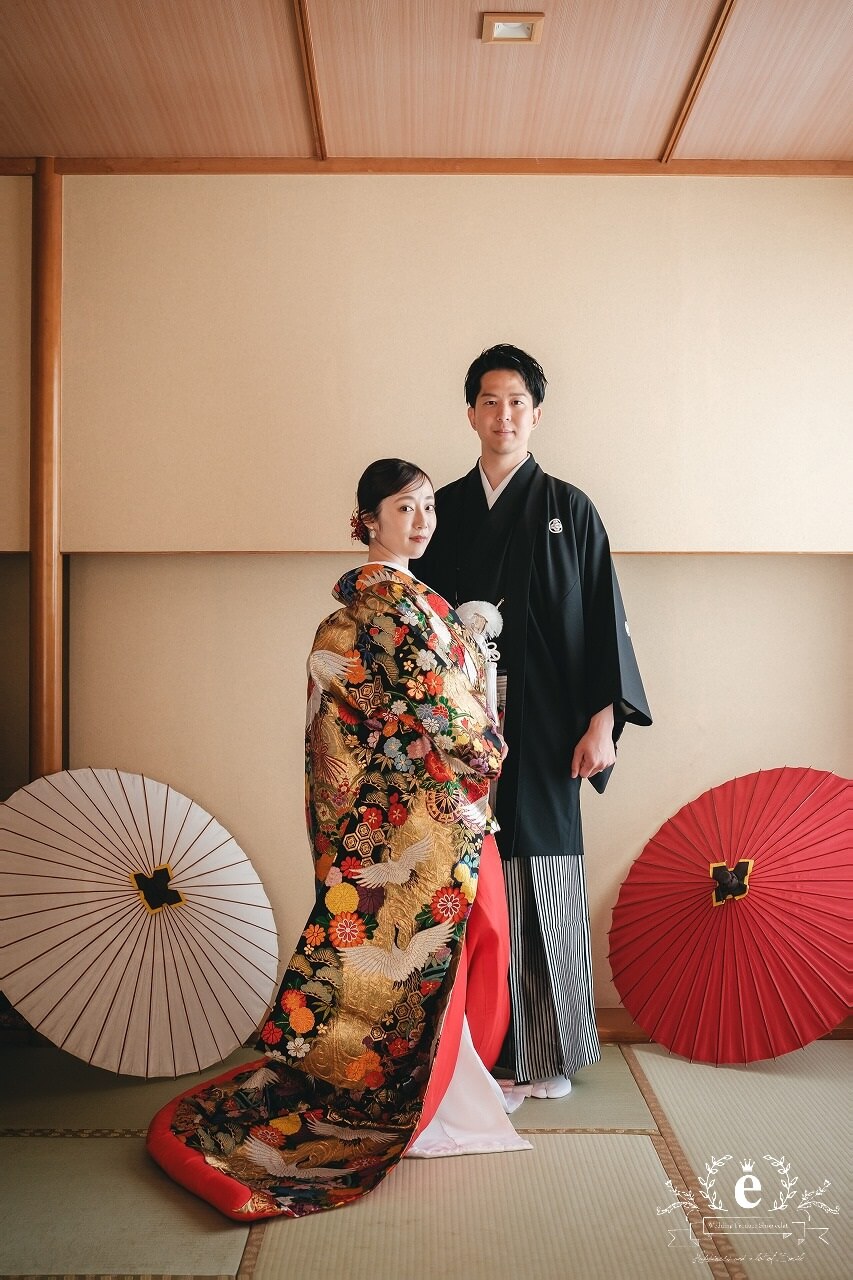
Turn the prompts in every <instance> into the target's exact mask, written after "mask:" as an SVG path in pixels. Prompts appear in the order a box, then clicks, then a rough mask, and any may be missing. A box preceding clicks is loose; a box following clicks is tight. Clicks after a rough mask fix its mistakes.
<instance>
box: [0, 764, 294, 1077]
mask: <svg viewBox="0 0 853 1280" xmlns="http://www.w3.org/2000/svg"><path fill="white" fill-rule="evenodd" d="M0 919H2V940H0V990H2V991H3V993H4V995H5V996H6V997H7V999H8V1000H9V1001H10V1002H11V1003H12V1004H13V1005H14V1006H15V1008H16V1009H18V1010H19V1011H20V1013H22V1014H23V1016H24V1017H25V1018H26V1019H27V1021H28V1022H29V1023H30V1025H31V1026H33V1027H35V1028H36V1029H37V1030H38V1031H40V1032H41V1033H42V1035H44V1036H46V1037H47V1038H48V1039H49V1040H51V1041H53V1043H54V1044H56V1045H59V1047H60V1048H62V1049H66V1050H67V1051H68V1052H69V1053H73V1054H74V1055H75V1056H77V1057H79V1058H84V1059H85V1060H86V1061H87V1062H91V1063H92V1064H93V1065H95V1066H98V1067H105V1068H106V1069H107V1070H109V1071H116V1072H118V1073H119V1074H120V1075H131V1076H179V1075H183V1074H185V1073H186V1072H190V1071H199V1070H201V1069H202V1068H203V1067H207V1066H210V1065H211V1063H217V1062H221V1061H222V1059H223V1058H225V1057H227V1056H228V1054H229V1053H231V1052H232V1051H233V1050H234V1049H235V1048H237V1047H238V1046H239V1045H241V1044H243V1043H245V1041H246V1040H247V1039H248V1038H249V1037H250V1036H251V1035H252V1033H253V1031H254V1030H255V1029H256V1027H257V1026H258V1024H259V1022H260V1021H261V1019H262V1018H263V1017H264V1014H265V1013H266V1010H267V1008H268V1005H269V1002H270V1000H271V999H272V996H273V992H274V990H275V981H276V969H277V959H278V942H277V935H276V929H275V921H274V919H273V914H272V909H271V907H270V904H269V901H268V899H267V896H266V894H265V893H264V889H263V886H262V885H261V882H260V880H259V879H258V876H257V874H256V872H255V870H254V868H253V867H252V865H251V863H250V862H249V860H248V858H247V857H246V855H245V853H243V851H242V849H240V847H239V846H238V845H237V843H236V841H235V840H234V839H233V837H232V836H230V835H229V834H228V832H227V831H226V830H225V829H224V827H222V826H220V824H219V823H218V822H217V821H216V819H215V818H212V817H211V816H210V814H209V813H206V812H205V811H204V809H202V808H200V806H199V805H197V804H195V803H194V802H193V801H192V800H188V799H187V797H186V796H183V795H181V794H180V793H179V792H177V791H174V790H173V789H172V788H171V787H169V786H167V785H166V784H165V783H162V782H153V781H152V780H151V779H150V778H145V777H143V776H142V775H141V774H136V773H121V772H118V771H117V770H115V769H73V770H66V771H65V772H63V773H55V774H52V775H51V776H49V777H45V778H39V779H37V780H36V781H35V782H32V783H30V784H29V786H26V787H23V788H22V789H21V790H20V791H16V792H15V794H14V795H13V796H11V797H10V798H9V799H8V800H7V801H6V803H5V804H3V805H0Z"/></svg>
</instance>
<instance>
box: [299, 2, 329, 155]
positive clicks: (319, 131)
mask: <svg viewBox="0 0 853 1280" xmlns="http://www.w3.org/2000/svg"><path fill="white" fill-rule="evenodd" d="M293 12H294V14H295V16H296V30H297V32H298V34H299V52H300V54H301V56H302V71H303V74H304V76H305V92H306V95H307V98H308V111H309V113H310V116H311V128H312V130H313V132H314V148H315V151H316V153H317V159H318V160H325V159H326V158H327V157H328V154H329V153H328V150H327V148H326V130H325V126H324V124H323V104H322V102H321V101H320V85H319V82H318V79H317V59H316V58H315V56H314V41H313V39H312V37H311V17H310V14H309V13H308V0H293Z"/></svg>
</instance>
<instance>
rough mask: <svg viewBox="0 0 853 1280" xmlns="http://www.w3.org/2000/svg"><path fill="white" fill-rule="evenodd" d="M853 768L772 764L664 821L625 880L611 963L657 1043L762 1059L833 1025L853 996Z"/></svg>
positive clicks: (632, 1009) (707, 1056) (708, 1056)
mask: <svg viewBox="0 0 853 1280" xmlns="http://www.w3.org/2000/svg"><path fill="white" fill-rule="evenodd" d="M851 791H853V784H851V783H850V781H849V780H847V779H844V778H839V777H836V775H835V774H832V773H822V772H819V771H817V770H815V769H770V770H768V771H767V772H759V773H750V774H747V775H746V776H745V777H743V778H734V779H733V780H732V781H730V782H725V783H723V785H722V786H719V787H713V788H712V789H711V790H710V791H706V792H705V793H704V795H701V796H699V798H698V799H697V800H693V801H692V802H691V803H690V804H687V805H685V806H684V808H683V809H680V810H679V811H678V813H676V814H675V816H674V817H672V818H670V819H669V821H668V822H665V823H664V825H663V826H662V827H661V829H660V831H658V833H657V835H655V836H654V837H653V838H652V839H651V840H650V841H649V843H648V844H647V845H646V847H645V849H644V850H643V852H642V853H641V854H640V856H639V858H638V859H637V861H636V862H635V863H634V865H633V867H632V868H631V870H630V871H629V873H628V877H627V879H626V880H625V883H624V884H623V885H622V888H621V890H620V891H619V900H618V902H617V904H616V907H615V909H614V912H613V925H612V927H611V930H610V963H611V966H612V969H613V981H614V983H615V984H616V989H617V991H618V992H619V995H620V996H621V997H622V1003H623V1004H624V1006H625V1008H626V1009H627V1010H628V1012H629V1013H630V1014H631V1016H632V1017H633V1018H634V1020H635V1022H636V1023H637V1024H638V1025H639V1026H640V1027H641V1028H642V1029H643V1030H644V1031H645V1032H646V1033H647V1034H648V1035H649V1036H650V1037H651V1039H652V1040H653V1041H655V1042H656V1043H658V1044H662V1045H665V1046H666V1047H667V1048H668V1049H671V1050H672V1051H673V1052H674V1053H678V1054H681V1055H683V1056H684V1057H685V1058H690V1059H693V1060H696V1061H699V1062H713V1063H722V1062H755V1061H758V1060H759V1059H761V1058H775V1057H778V1056H779V1055H780V1054H783V1053H788V1052H790V1050H792V1049H799V1048H802V1047H803V1046H804V1045H807V1044H809V1043H811V1041H812V1040H815V1039H817V1037H818V1036H820V1035H823V1034H824V1033H825V1032H827V1031H831V1030H832V1029H833V1028H834V1027H836V1026H837V1025H838V1023H839V1022H840V1021H841V1020H842V1018H843V1017H844V1016H845V1015H846V1013H847V1011H848V1008H849V1005H850V1003H851V994H853V993H851V982H850V968H849V959H850V942H851V934H853V930H851V907H850V887H851V880H853V870H852V869H851V868H853V856H851V854H853V823H851V812H850V810H851Z"/></svg>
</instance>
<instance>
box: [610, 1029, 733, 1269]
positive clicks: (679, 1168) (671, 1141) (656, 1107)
mask: <svg viewBox="0 0 853 1280" xmlns="http://www.w3.org/2000/svg"><path fill="white" fill-rule="evenodd" d="M620 1048H621V1051H622V1056H623V1058H624V1059H625V1061H626V1062H627V1064H628V1068H629V1070H630V1072H631V1074H632V1075H633V1077H634V1080H635V1081H636V1084H637V1088H638V1089H639V1090H640V1093H641V1094H642V1095H643V1098H644V1099H645V1103H646V1106H647V1107H648V1108H649V1111H650V1112H651V1113H652V1118H653V1119H654V1122H655V1124H656V1125H657V1127H658V1132H659V1133H660V1138H653V1139H652V1142H653V1144H654V1148H655V1150H656V1151H657V1153H658V1159H659V1160H660V1162H661V1164H662V1165H663V1167H664V1169H665V1170H666V1172H667V1175H668V1176H669V1177H670V1178H671V1179H672V1181H673V1182H674V1183H675V1184H676V1185H677V1184H679V1183H680V1184H681V1185H682V1186H683V1187H684V1189H685V1190H686V1191H689V1192H691V1193H692V1194H693V1196H694V1197H695V1196H701V1194H702V1188H701V1187H700V1185H699V1178H698V1175H697V1174H696V1173H695V1171H694V1169H693V1166H692V1165H691V1163H690V1161H689V1160H688V1158H687V1156H686V1155H685V1153H684V1150H683V1148H682V1146H681V1143H680V1142H679V1141H678V1138H677V1137H676V1135H675V1131H674V1130H673V1128H672V1125H671V1124H670V1123H669V1120H668V1118H667V1115H666V1112H665V1111H664V1109H663V1106H662V1105H661V1103H660V1100H659V1099H658V1096H657V1094H656V1093H655V1091H654V1089H653V1088H652V1086H651V1084H650V1082H649V1079H648V1077H647V1076H646V1073H645V1072H644V1071H643V1068H642V1067H641V1066H640V1063H639V1059H638V1058H637V1055H636V1054H635V1053H634V1050H633V1049H632V1048H631V1046H630V1045H627V1044H626V1045H621V1046H620ZM682 1209H683V1211H684V1215H685V1217H686V1218H687V1220H688V1222H689V1223H690V1225H691V1227H692V1228H693V1234H694V1235H695V1236H696V1239H697V1240H698V1242H699V1245H700V1247H701V1249H702V1252H703V1253H704V1255H705V1258H706V1260H707V1262H708V1264H709V1265H710V1267H711V1270H712V1272H713V1274H714V1276H721V1277H728V1280H749V1277H748V1276H747V1274H746V1272H745V1271H744V1269H743V1267H742V1266H741V1265H740V1262H739V1261H738V1257H737V1253H736V1251H735V1249H734V1247H733V1245H732V1243H731V1241H730V1240H729V1239H728V1237H727V1236H724V1235H717V1234H715V1235H714V1236H706V1235H705V1234H704V1233H703V1231H702V1215H701V1213H698V1212H696V1211H694V1210H692V1209H690V1207H689V1206H688V1205H682ZM720 1263H721V1264H722V1266H723V1267H724V1270H723V1271H720V1270H718V1269H715V1267H718V1265H719V1264H720Z"/></svg>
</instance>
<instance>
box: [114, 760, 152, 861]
mask: <svg viewBox="0 0 853 1280" xmlns="http://www.w3.org/2000/svg"><path fill="white" fill-rule="evenodd" d="M116 773H117V775H118V784H119V786H120V787H121V789H122V794H123V795H124V801H125V804H126V805H127V808H128V812H129V813H130V817H131V820H132V822H133V825H134V826H135V827H136V834H137V835H138V836H139V843H140V844H141V846H142V857H143V858H148V857H151V854H150V853H149V851H148V849H146V847H145V836H144V835H143V834H142V828H141V827H140V825H139V823H138V822H137V819H136V810H135V809H134V807H133V805H132V804H131V803H130V796H129V795H128V794H127V788H126V787H125V785H124V779H123V778H122V776H121V773H119V772H118V770H116ZM142 794H143V796H145V775H144V774H143V775H142ZM145 807H146V810H147V808H148V800H147V797H146V800H145ZM148 870H149V871H153V870H154V864H153V862H152V863H149V866H148Z"/></svg>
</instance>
